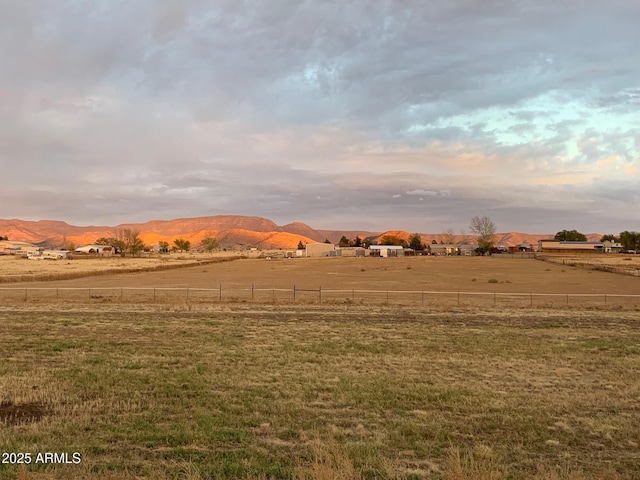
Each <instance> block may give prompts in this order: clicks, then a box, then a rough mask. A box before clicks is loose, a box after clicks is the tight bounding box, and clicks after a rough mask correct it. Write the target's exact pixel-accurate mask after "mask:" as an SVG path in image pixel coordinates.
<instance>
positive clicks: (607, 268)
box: [537, 255, 640, 277]
mask: <svg viewBox="0 0 640 480" xmlns="http://www.w3.org/2000/svg"><path fill="white" fill-rule="evenodd" d="M537 258H538V260H542V261H544V262H549V263H555V264H557V265H566V266H567V267H578V268H583V269H585V270H596V271H598V272H609V273H617V274H619V275H630V276H632V277H640V268H639V267H637V266H634V265H628V266H627V265H614V264H605V263H598V262H597V261H594V262H585V261H580V260H579V259H576V258H563V257H553V256H550V255H549V256H544V257H541V256H538V257H537ZM595 258H596V260H598V259H600V257H595ZM629 260H631V259H630V258H629Z"/></svg>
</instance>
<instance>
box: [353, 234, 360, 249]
mask: <svg viewBox="0 0 640 480" xmlns="http://www.w3.org/2000/svg"><path fill="white" fill-rule="evenodd" d="M351 246H352V247H361V246H362V239H361V238H360V237H358V236H356V238H354V239H353V241H352V242H351Z"/></svg>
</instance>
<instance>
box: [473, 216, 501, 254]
mask: <svg viewBox="0 0 640 480" xmlns="http://www.w3.org/2000/svg"><path fill="white" fill-rule="evenodd" d="M469 228H470V229H471V231H472V232H473V233H474V234H476V235H478V248H477V250H478V252H479V253H482V254H485V253H487V252H490V251H491V249H492V248H493V246H494V245H495V243H496V231H497V227H496V224H495V223H494V222H493V220H491V218H489V217H486V216H485V217H472V218H471V222H470V223H469Z"/></svg>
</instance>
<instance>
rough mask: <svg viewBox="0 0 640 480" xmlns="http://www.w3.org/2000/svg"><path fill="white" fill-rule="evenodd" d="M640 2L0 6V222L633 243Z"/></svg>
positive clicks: (140, 0)
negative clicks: (186, 223)
mask: <svg viewBox="0 0 640 480" xmlns="http://www.w3.org/2000/svg"><path fill="white" fill-rule="evenodd" d="M638 18H640V2H635V1H627V0H606V1H604V0H602V1H601V0H582V1H580V2H578V1H574V0H555V1H540V0H483V1H477V0H451V1H447V2H444V1H436V0H396V1H389V0H376V1H372V0H354V1H348V0H336V1H332V0H307V1H304V0H300V1H293V0H291V1H290V0H269V1H266V0H265V1H257V0H256V1H240V0H228V1H227V0H216V1H199V0H193V1H186V0H185V1H180V0H172V1H154V0H147V1H145V0H136V1H128V0H122V1H100V2H95V1H92V0H75V1H73V0H67V1H61V2H48V1H30V0H21V1H12V0H0V59H1V60H2V61H1V62H0V218H4V219H9V218H21V219H25V220H38V219H55V220H63V221H66V222H69V223H72V224H76V225H117V224H120V223H127V222H144V221H147V220H152V219H171V218H180V217H196V216H205V215H223V214H239V215H255V216H262V217H266V218H269V219H272V220H274V221H275V222H276V223H278V224H280V225H283V224H286V223H289V222H293V221H302V222H305V223H307V224H309V225H311V226H312V227H314V228H326V229H365V230H374V231H384V230H391V229H403V230H408V231H419V232H433V233H437V232H443V231H445V230H448V229H453V230H454V231H456V232H458V231H461V230H463V229H466V231H467V232H469V227H468V225H469V220H470V218H471V217H472V216H489V217H490V218H491V219H492V220H493V221H494V223H495V224H496V225H497V227H498V230H499V231H523V232H530V233H553V232H557V231H559V230H563V229H569V230H570V229H577V230H579V231H582V232H585V233H590V232H601V233H618V232H620V231H622V230H640V108H639V107H640V49H639V48H638V45H640V28H638Z"/></svg>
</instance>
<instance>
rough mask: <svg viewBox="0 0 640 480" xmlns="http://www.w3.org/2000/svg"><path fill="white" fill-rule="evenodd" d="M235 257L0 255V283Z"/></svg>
mask: <svg viewBox="0 0 640 480" xmlns="http://www.w3.org/2000/svg"><path fill="white" fill-rule="evenodd" d="M238 258H240V257H239V256H237V255H236V256H232V255H224V256H223V255H203V254H182V255H180V254H174V255H163V256H149V257H140V258H138V257H133V258H131V257H102V258H98V257H81V256H76V257H75V258H73V259H68V260H29V259H27V258H25V257H20V256H13V255H0V283H16V282H34V281H37V282H42V281H45V282H50V281H59V280H69V279H77V278H84V277H90V276H97V275H113V274H118V273H121V274H122V273H134V272H149V271H166V270H173V269H176V268H184V267H188V266H195V265H197V266H201V265H208V264H211V263H218V262H221V261H225V260H236V259H238Z"/></svg>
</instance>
